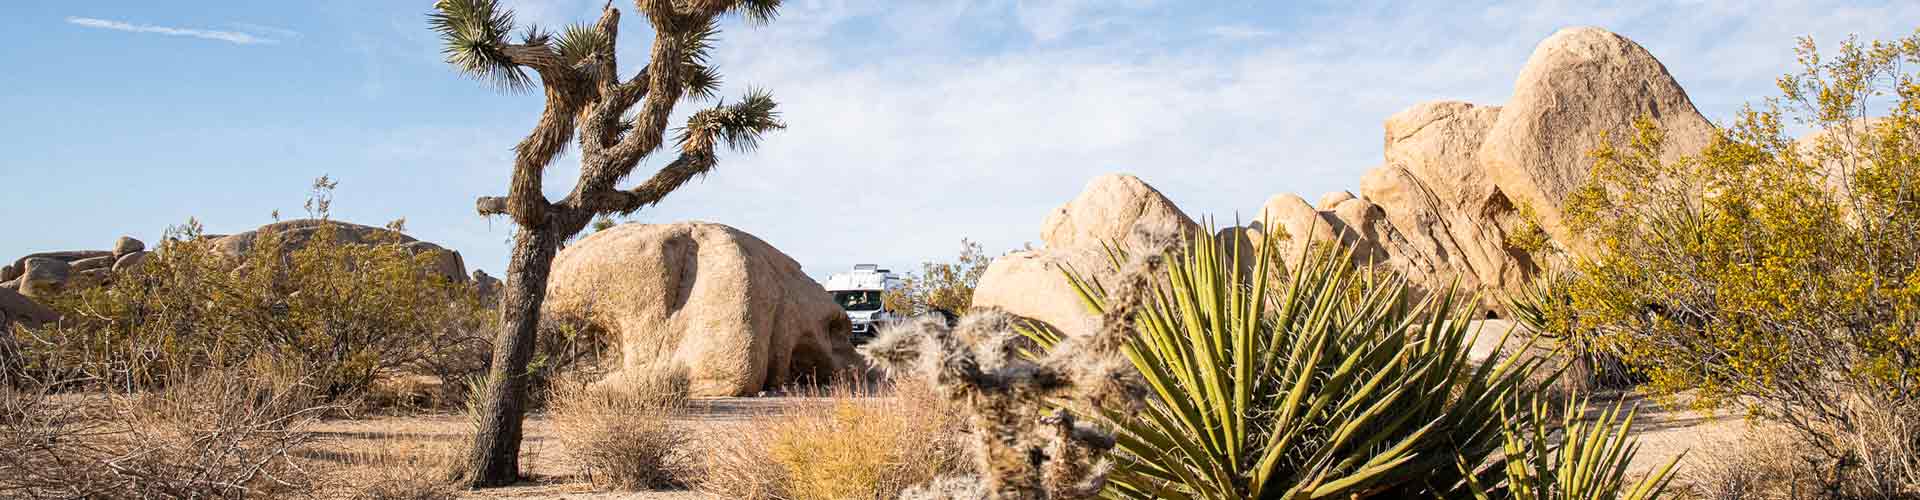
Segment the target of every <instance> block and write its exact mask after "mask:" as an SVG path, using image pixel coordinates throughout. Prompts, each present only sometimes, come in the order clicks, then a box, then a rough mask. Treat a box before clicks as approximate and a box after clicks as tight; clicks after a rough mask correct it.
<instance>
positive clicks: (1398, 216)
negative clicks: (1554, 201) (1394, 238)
mask: <svg viewBox="0 0 1920 500" xmlns="http://www.w3.org/2000/svg"><path fill="white" fill-rule="evenodd" d="M1500 109H1501V108H1498V107H1493V106H1475V105H1472V104H1467V103H1461V102H1432V103H1425V104H1419V105H1415V106H1413V107H1411V108H1408V109H1407V110H1405V111H1402V112H1400V113H1397V114H1395V115H1394V116H1392V117H1390V118H1388V119H1387V121H1386V130H1387V134H1386V139H1387V142H1386V145H1385V152H1386V159H1387V164H1386V165H1382V166H1379V167H1376V168H1374V169H1373V170H1371V171H1369V172H1367V174H1366V176H1365V177H1362V178H1361V180H1360V193H1361V196H1362V197H1364V198H1366V199H1367V200H1369V201H1372V202H1373V203H1374V204H1376V205H1379V206H1380V207H1381V209H1383V210H1384V211H1385V212H1386V216H1387V220H1388V222H1389V223H1391V224H1392V225H1393V227H1394V228H1395V229H1396V230H1397V231H1398V232H1399V233H1400V235H1401V236H1402V237H1403V238H1405V239H1406V241H1407V245H1408V246H1409V247H1410V249H1411V250H1412V251H1414V252H1417V253H1418V254H1420V255H1421V256H1424V261H1425V262H1426V263H1427V264H1428V265H1430V266H1431V272H1430V273H1425V274H1420V273H1413V275H1412V277H1413V278H1414V281H1415V282H1416V283H1415V284H1416V285H1419V286H1421V287H1424V288H1428V289H1434V288H1439V287H1444V286H1446V285H1448V284H1449V283H1453V282H1454V280H1456V279H1457V280H1458V283H1459V285H1460V286H1461V288H1462V289H1464V290H1469V291H1471V290H1483V291H1486V292H1489V293H1484V294H1483V297H1482V299H1483V303H1484V305H1486V306H1488V307H1492V308H1496V309H1497V308H1499V307H1500V306H1501V304H1499V300H1498V299H1499V297H1498V295H1499V294H1498V293H1497V292H1498V291H1501V290H1508V289H1512V288H1513V287H1517V286H1519V285H1521V284H1523V283H1525V281H1526V280H1527V278H1528V276H1529V273H1530V272H1531V269H1532V267H1533V264H1532V263H1531V262H1530V261H1528V257H1527V256H1526V255H1524V253H1523V252H1520V251H1519V250H1517V249H1511V248H1508V247H1507V245H1506V234H1507V230H1508V228H1510V227H1512V226H1513V225H1514V224H1516V223H1517V222H1518V214H1517V213H1516V212H1515V210H1514V207H1513V205H1512V203H1511V202H1509V201H1508V200H1507V198H1506V195H1505V193H1502V192H1501V191H1500V189H1499V188H1498V187H1497V186H1495V185H1494V184H1493V181H1492V180H1491V178H1490V177H1489V176H1488V175H1487V173H1486V171H1485V168H1484V166H1483V165H1482V164H1481V162H1480V161H1479V158H1478V152H1479V150H1480V146H1481V143H1482V141H1483V139H1484V138H1485V137H1486V132H1487V130H1489V129H1490V128H1491V127H1492V126H1493V123H1494V121H1495V119H1496V118H1497V115H1498V113H1499V112H1500ZM1409 260H1417V259H1409Z"/></svg>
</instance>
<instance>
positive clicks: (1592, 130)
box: [1267, 27, 1716, 310]
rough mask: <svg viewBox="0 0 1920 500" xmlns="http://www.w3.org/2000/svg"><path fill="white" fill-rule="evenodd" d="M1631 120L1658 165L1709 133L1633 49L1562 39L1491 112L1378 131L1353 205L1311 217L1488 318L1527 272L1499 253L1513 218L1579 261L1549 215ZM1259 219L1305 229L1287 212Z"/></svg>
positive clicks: (1538, 56) (1426, 112) (1612, 38)
mask: <svg viewBox="0 0 1920 500" xmlns="http://www.w3.org/2000/svg"><path fill="white" fill-rule="evenodd" d="M1642 117H1645V118H1648V119H1650V120H1652V121H1653V122H1654V124H1655V125H1656V126H1658V127H1660V128H1661V129H1662V130H1663V131H1664V132H1665V133H1666V137H1667V143H1666V146H1667V149H1666V151H1665V153H1664V154H1666V155H1667V156H1668V159H1672V158H1674V157H1677V156H1680V155H1690V154H1696V153H1698V152H1699V150H1700V149H1701V148H1703V147H1705V146H1706V144H1707V143H1708V142H1709V141H1710V140H1711V139H1712V137H1713V135H1714V134H1715V133H1716V132H1715V130H1714V128H1713V125H1712V124H1711V123H1708V122H1707V120H1706V118H1705V117H1703V116H1701V115H1700V113H1699V112H1698V111H1697V110H1695V109H1694V107H1693V103H1692V102H1691V101H1689V100H1688V99H1687V95H1686V92H1685V91H1684V90H1683V89H1681V88H1680V85H1679V83H1678V82H1676V81H1674V79H1673V77H1672V75H1670V74H1668V73H1667V70H1666V67H1665V66H1662V65H1661V64H1660V62H1659V61H1658V60H1656V59H1654V57H1653V55H1652V54H1650V53H1649V52H1647V50H1646V49H1645V48H1642V47H1641V46H1640V45H1638V44H1635V43H1634V42H1633V41H1631V40H1628V39H1626V38H1625V37H1621V36H1619V35H1616V34H1613V33H1609V32H1607V31H1605V30H1602V29H1599V28H1587V27H1581V28H1568V29H1563V30H1560V31H1559V32H1557V33H1555V34H1553V36H1551V37H1548V38H1547V39H1546V40H1545V41H1542V42H1540V44H1539V46H1538V47H1536V48H1535V50H1534V53H1533V55H1532V57H1530V58H1529V59H1528V61H1527V64H1526V67H1525V68H1524V69H1522V70H1521V72H1520V76H1519V78H1518V79H1517V80H1516V82H1515V85H1514V93H1513V97H1512V99H1511V100H1509V101H1508V102H1507V103H1506V104H1505V105H1504V106H1483V105H1476V104H1471V103H1463V102H1450V101H1442V102H1430V103H1424V104H1419V105H1415V106H1413V107H1411V108H1408V109H1407V110H1405V111H1401V112H1400V113H1397V114H1395V115H1393V116H1392V117H1389V118H1388V119H1387V120H1386V123H1385V129H1386V134H1385V135H1386V137H1385V143H1384V154H1383V156H1384V159H1385V164H1383V165H1380V166H1378V167H1375V168H1374V169H1372V170H1371V171H1369V172H1367V174H1366V175H1365V176H1364V177H1363V178H1362V179H1361V181H1360V195H1359V196H1358V197H1357V199H1350V197H1351V194H1350V193H1347V192H1334V193H1328V194H1327V195H1326V196H1323V197H1322V198H1321V202H1320V206H1319V207H1318V212H1319V213H1320V214H1321V215H1322V216H1323V217H1324V216H1330V217H1331V220H1332V221H1333V229H1334V231H1335V233H1336V234H1340V235H1342V236H1341V238H1342V239H1343V240H1344V241H1345V242H1346V243H1348V244H1350V245H1354V246H1355V247H1356V254H1360V255H1368V256H1371V257H1372V258H1373V259H1375V261H1376V262H1381V263H1384V264H1385V265H1386V266H1387V267H1391V268H1393V269H1396V270H1398V271H1400V272H1402V273H1403V274H1405V275H1407V276H1408V278H1409V282H1410V283H1411V284H1412V285H1413V287H1414V288H1415V290H1416V291H1419V290H1433V289H1438V288H1442V287H1445V286H1447V285H1449V284H1454V283H1457V284H1458V285H1459V286H1460V287H1461V288H1462V289H1463V290H1464V291H1466V292H1478V293H1480V295H1481V297H1482V303H1483V305H1485V306H1486V307H1488V308H1489V309H1494V310H1499V309H1502V308H1503V307H1502V303H1501V302H1502V301H1501V300H1500V299H1501V297H1503V296H1504V295H1505V292H1507V291H1510V290H1514V289H1516V288H1517V287H1519V286H1522V285H1523V284H1524V283H1526V281H1527V280H1529V279H1531V277H1532V275H1533V274H1534V273H1536V272H1537V270H1538V269H1539V267H1540V266H1541V264H1540V263H1536V262H1533V260H1532V259H1533V256H1530V255H1527V254H1526V252H1524V251H1521V250H1520V249H1517V248H1513V247H1512V246H1511V245H1509V244H1508V240H1509V236H1510V235H1512V234H1513V233H1514V232H1516V231H1519V230H1521V228H1523V227H1524V226H1525V225H1526V223H1527V221H1525V220H1523V218H1522V216H1521V215H1520V210H1519V207H1520V206H1522V205H1524V206H1527V207H1531V208H1532V211H1533V212H1534V214H1535V217H1536V219H1535V220H1534V221H1532V222H1534V223H1537V224H1538V225H1539V227H1540V228H1541V229H1543V230H1544V231H1545V232H1546V233H1547V234H1548V236H1549V237H1550V238H1551V240H1552V241H1553V242H1554V245H1556V246H1557V247H1558V248H1560V249H1561V250H1563V251H1566V252H1569V253H1572V254H1575V255H1577V254H1579V253H1582V252H1584V251H1586V245H1585V244H1584V242H1582V241H1580V240H1579V238H1578V235H1576V234H1573V232H1572V231H1571V230H1570V229H1568V228H1567V227H1566V226H1565V223H1564V219H1565V215H1564V214H1563V213H1562V212H1561V207H1562V205H1563V203H1564V202H1565V201H1566V198H1567V196H1568V195H1569V194H1571V193H1573V192H1574V191H1575V190H1577V189H1579V188H1580V186H1582V185H1583V184H1584V183H1585V182H1586V181H1587V177H1588V172H1589V171H1590V170H1591V168H1592V166H1593V160H1592V159H1591V158H1590V157H1588V152H1589V151H1591V150H1592V149H1594V148H1595V147H1597V146H1599V145H1600V144H1601V142H1600V141H1602V140H1603V139H1602V137H1603V135H1604V136H1606V137H1611V138H1614V139H1624V138H1627V137H1631V136H1632V134H1633V133H1634V131H1635V121H1636V120H1638V119H1640V118H1642ZM1278 198H1279V197H1276V199H1278ZM1295 198H1297V197H1295ZM1361 202H1365V203H1364V204H1362V203H1361ZM1267 205H1268V208H1267V210H1268V211H1270V212H1276V211H1282V210H1284V211H1286V212H1288V213H1289V214H1290V215H1289V216H1288V217H1291V218H1292V219H1291V220H1295V221H1297V220H1301V219H1308V220H1310V219H1311V217H1310V216H1307V215H1304V214H1303V212H1304V211H1303V210H1301V208H1300V207H1299V206H1298V204H1296V203H1292V202H1291V201H1281V202H1280V206H1282V207H1285V208H1279V209H1277V208H1278V207H1276V204H1275V201H1271V200H1270V201H1269V202H1268V204H1267ZM1293 225H1299V223H1298V222H1294V223H1293ZM1309 238H1310V241H1319V240H1321V239H1322V238H1326V236H1325V235H1324V234H1313V235H1309ZM1295 244H1296V245H1297V244H1298V243H1297V242H1296V243H1295Z"/></svg>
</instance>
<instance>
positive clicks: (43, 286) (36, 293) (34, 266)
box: [20, 257, 73, 298]
mask: <svg viewBox="0 0 1920 500" xmlns="http://www.w3.org/2000/svg"><path fill="white" fill-rule="evenodd" d="M23 264H24V267H25V269H26V270H27V271H26V273H25V274H22V275H20V294H21V295H25V296H28V297H40V298H46V297H52V296H54V295H58V294H59V293H60V292H61V291H64V290H66V288H67V279H68V278H71V277H73V266H71V265H69V264H67V263H66V262H65V261H61V260H59V259H53V258H46V257H32V258H28V259H27V260H26V262H25V263H23Z"/></svg>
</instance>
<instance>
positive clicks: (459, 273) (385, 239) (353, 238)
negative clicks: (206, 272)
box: [208, 219, 467, 282]
mask: <svg viewBox="0 0 1920 500" xmlns="http://www.w3.org/2000/svg"><path fill="white" fill-rule="evenodd" d="M323 227H331V228H333V241H334V242H335V243H341V244H369V243H378V244H389V245H401V246H403V247H406V249H407V251H408V252H411V253H413V254H414V255H419V254H422V253H429V252H431V253H432V255H434V272H436V273H438V274H440V275H441V276H445V277H446V278H447V279H449V280H452V281H455V282H464V281H467V266H466V263H465V262H464V261H463V260H461V258H460V252H455V251H453V250H448V249H446V248H444V247H441V246H440V245H435V244H432V243H428V242H425V241H420V240H417V239H414V237H412V236H407V235H406V234H404V233H401V232H399V231H394V230H392V229H387V228H380V227H373V226H362V225H359V224H354V223H350V222H340V221H335V220H323V219H295V220H289V221H281V222H275V223H272V224H267V225H265V226H260V227H259V228H256V229H254V230H251V231H246V232H241V233H237V234H233V235H227V236H212V237H208V240H209V241H211V242H212V243H213V245H214V247H215V248H218V249H219V250H220V252H221V253H225V254H227V255H229V256H232V257H240V256H243V255H246V254H247V252H249V251H251V250H252V249H253V244H254V242H255V241H256V240H258V239H259V238H260V235H261V234H267V233H273V234H278V235H280V237H281V238H282V240H281V242H282V244H283V246H282V249H283V251H288V252H291V251H294V250H298V249H300V248H301V247H304V246H306V244H307V242H308V241H310V240H312V239H313V237H314V235H315V234H317V233H318V232H319V231H320V230H321V228H323Z"/></svg>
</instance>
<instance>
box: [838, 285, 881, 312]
mask: <svg viewBox="0 0 1920 500" xmlns="http://www.w3.org/2000/svg"><path fill="white" fill-rule="evenodd" d="M833 301H834V302H839V303H840V308H841V309H846V310H848V311H877V310H879V309H880V291H879V290H844V291H838V292H833Z"/></svg>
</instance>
